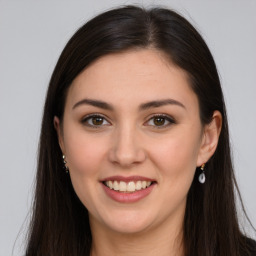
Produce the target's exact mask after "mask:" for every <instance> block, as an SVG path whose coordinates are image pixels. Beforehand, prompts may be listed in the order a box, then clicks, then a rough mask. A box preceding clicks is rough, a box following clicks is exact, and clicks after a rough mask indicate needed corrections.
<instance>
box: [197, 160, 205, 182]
mask: <svg viewBox="0 0 256 256" xmlns="http://www.w3.org/2000/svg"><path fill="white" fill-rule="evenodd" d="M204 167H205V164H202V165H201V167H200V169H201V170H202V173H201V174H200V175H199V177H198V180H199V182H200V183H202V184H204V183H205V173H204Z"/></svg>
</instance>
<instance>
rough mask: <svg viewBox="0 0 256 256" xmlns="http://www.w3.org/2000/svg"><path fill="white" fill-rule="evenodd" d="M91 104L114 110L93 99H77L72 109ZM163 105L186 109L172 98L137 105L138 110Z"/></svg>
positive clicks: (104, 103) (106, 104)
mask: <svg viewBox="0 0 256 256" xmlns="http://www.w3.org/2000/svg"><path fill="white" fill-rule="evenodd" d="M84 104H85V105H91V106H94V107H98V108H102V109H106V110H114V107H113V106H112V105H111V104H109V103H107V102H104V101H100V100H93V99H83V100H80V101H78V102H77V103H76V104H75V105H74V106H73V108H72V109H74V108H76V107H78V106H80V105H84ZM165 105H176V106H180V107H182V108H184V109H186V107H185V106H184V105H183V104H182V103H181V102H179V101H177V100H174V99H164V100H155V101H150V102H146V103H143V104H141V105H140V106H139V110H140V111H142V110H146V109H150V108H158V107H161V106H165Z"/></svg>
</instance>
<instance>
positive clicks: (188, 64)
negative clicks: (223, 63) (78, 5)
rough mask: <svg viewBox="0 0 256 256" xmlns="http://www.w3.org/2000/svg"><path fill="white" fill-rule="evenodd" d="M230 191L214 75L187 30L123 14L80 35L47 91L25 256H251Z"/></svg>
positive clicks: (166, 18) (170, 16)
mask: <svg viewBox="0 0 256 256" xmlns="http://www.w3.org/2000/svg"><path fill="white" fill-rule="evenodd" d="M63 167H64V169H65V170H64V169H63ZM235 189H236V190H237V187H236V182H235V178H234V173H233V169H232V163H231V158H230V148H229V135H228V124H227V118H226V112H225V105H224V100H223V95H222V90H221V86H220V82H219V78H218V74H217V70H216V66H215V63H214V60H213V58H212V55H211V53H210V51H209V49H208V47H207V46H206V44H205V42H204V41H203V39H202V38H201V36H200V35H199V34H198V32H197V31H196V30H195V29H194V28H193V27H192V25H191V24H189V23H188V21H186V20H185V19H184V18H183V17H181V16H180V15H178V14H177V13H175V12H173V11H170V10H166V9H157V8H156V9H152V10H144V9H142V8H139V7H134V6H127V7H123V8H119V9H115V10H112V11H108V12H106V13H103V14H101V15H99V16H97V17H95V18H94V19H92V20H91V21H89V22H88V23H86V24H85V25H84V26H83V27H81V28H80V29H79V30H78V31H77V32H76V33H75V35H74V36H73V37H72V38H71V39H70V41H69V42H68V44H67V46H66V47H65V49H64V50H63V52H62V54H61V56H60V58H59V61H58V63H57V65H56V68H55V70H54V72H53V75H52V78H51V81H50V85H49V89H48V94H47V98H46V103H45V109H44V116H43V122H42V132H41V139H40V151H39V159H38V172H37V186H36V192H35V200H34V209H33V210H34V211H33V218H32V221H31V228H30V234H29V241H28V246H27V252H26V255H27V256H29V255H72V256H75V255H77V256H78V255H94V256H95V255H141V254H145V255H189V256H193V255H194V256H198V255H207V256H208V255H209V256H210V255H234V256H240V255H255V252H256V249H255V247H256V246H255V243H254V242H253V241H252V240H250V239H247V238H246V237H245V236H244V235H243V234H242V232H241V231H240V229H239V225H238V219H237V215H236V206H235V198H234V192H235V191H234V190H235Z"/></svg>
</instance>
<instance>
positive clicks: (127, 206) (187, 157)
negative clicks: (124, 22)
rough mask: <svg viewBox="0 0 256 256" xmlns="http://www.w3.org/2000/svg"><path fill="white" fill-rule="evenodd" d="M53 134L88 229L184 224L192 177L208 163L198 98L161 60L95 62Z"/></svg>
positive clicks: (155, 55)
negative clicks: (83, 208) (88, 226)
mask: <svg viewBox="0 0 256 256" xmlns="http://www.w3.org/2000/svg"><path fill="white" fill-rule="evenodd" d="M55 126H56V128H57V131H58V134H59V142H60V146H61V149H62V151H63V154H65V155H66V161H67V165H68V167H69V172H70V177H71V180H72V184H73V187H74V189H75V192H76V193H77V195H78V197H79V198H80V200H81V202H82V203H83V204H84V205H85V206H86V208H87V209H88V211H89V217H90V223H91V225H92V226H93V227H94V226H98V227H104V228H107V229H111V230H112V231H117V232H122V233H134V232H142V231H148V230H150V229H154V228H155V227H158V226H161V225H162V224H164V225H165V224H167V223H170V224H171V223H172V224H174V225H177V223H182V220H183V217H184V211H185V205H186V197H187V193H188V190H189V188H190V185H191V183H192V180H193V177H194V173H195V169H196V167H197V166H200V165H201V164H203V163H204V162H206V161H207V160H208V158H209V155H207V153H206V152H205V151H206V150H205V147H206V146H205V144H206V142H207V139H205V138H206V136H205V130H204V127H203V126H202V124H201V123H200V118H199V105H198V100H197V96H196V95H195V93H194V92H193V91H192V89H191V88H190V86H189V84H188V79H187V76H186V73H185V72H184V71H182V70H181V69H179V68H177V67H176V66H174V65H173V64H172V63H170V61H168V60H167V58H166V57H164V55H163V54H161V53H160V52H158V51H156V50H149V49H145V50H138V51H128V52H125V53H119V54H110V55H107V56H104V57H102V58H100V59H98V60H97V61H95V62H94V63H93V64H91V65H90V66H89V67H88V68H86V69H85V70H84V71H83V72H82V73H81V74H80V75H79V76H78V77H77V78H76V79H75V80H74V81H73V83H72V85H71V87H70V89H69V91H68V95H67V100H66V105H65V110H64V118H63V126H62V129H60V125H59V120H58V119H57V118H55ZM145 187H146V188H145ZM175 223H176V224H175Z"/></svg>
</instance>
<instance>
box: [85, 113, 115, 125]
mask: <svg viewBox="0 0 256 256" xmlns="http://www.w3.org/2000/svg"><path fill="white" fill-rule="evenodd" d="M94 117H100V118H103V119H104V120H105V121H107V122H108V124H107V125H106V124H102V125H92V124H88V122H87V121H88V120H89V119H90V118H94ZM81 123H82V124H83V125H86V126H88V127H91V128H101V127H103V126H108V125H111V122H110V121H109V120H108V118H107V117H106V116H105V115H102V114H99V113H92V114H88V115H86V116H84V117H83V118H82V119H81Z"/></svg>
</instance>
